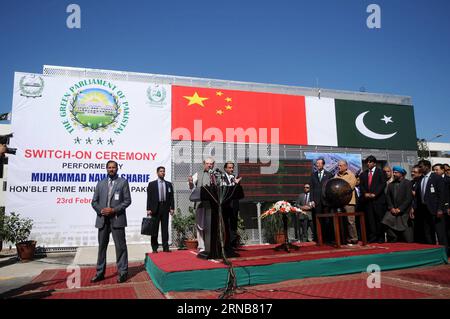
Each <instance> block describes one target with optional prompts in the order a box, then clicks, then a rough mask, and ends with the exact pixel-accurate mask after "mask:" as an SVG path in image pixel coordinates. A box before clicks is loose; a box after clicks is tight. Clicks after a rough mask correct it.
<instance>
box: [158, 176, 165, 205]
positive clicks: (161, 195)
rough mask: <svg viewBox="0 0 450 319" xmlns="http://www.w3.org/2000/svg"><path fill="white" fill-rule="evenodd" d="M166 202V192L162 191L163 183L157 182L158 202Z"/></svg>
mask: <svg viewBox="0 0 450 319" xmlns="http://www.w3.org/2000/svg"><path fill="white" fill-rule="evenodd" d="M165 200H166V192H165V191H164V181H162V180H160V181H159V201H160V202H164V201H165Z"/></svg>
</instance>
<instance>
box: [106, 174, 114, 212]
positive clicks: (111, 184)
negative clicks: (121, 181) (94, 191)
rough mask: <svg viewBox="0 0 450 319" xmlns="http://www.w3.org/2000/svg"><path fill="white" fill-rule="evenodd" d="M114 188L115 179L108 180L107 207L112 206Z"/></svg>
mask: <svg viewBox="0 0 450 319" xmlns="http://www.w3.org/2000/svg"><path fill="white" fill-rule="evenodd" d="M112 189H113V180H112V179H109V180H108V205H107V207H110V206H111V195H112Z"/></svg>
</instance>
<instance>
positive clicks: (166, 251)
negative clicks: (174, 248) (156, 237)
mask: <svg viewBox="0 0 450 319" xmlns="http://www.w3.org/2000/svg"><path fill="white" fill-rule="evenodd" d="M163 252H165V253H171V251H170V249H169V248H167V249H163Z"/></svg>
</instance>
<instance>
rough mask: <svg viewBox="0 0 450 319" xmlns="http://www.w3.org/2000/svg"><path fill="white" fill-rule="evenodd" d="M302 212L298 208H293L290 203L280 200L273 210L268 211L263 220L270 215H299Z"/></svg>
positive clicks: (262, 216)
mask: <svg viewBox="0 0 450 319" xmlns="http://www.w3.org/2000/svg"><path fill="white" fill-rule="evenodd" d="M297 212H301V210H300V209H299V208H297V207H294V206H292V205H291V204H290V203H289V202H287V201H284V200H280V201H278V202H276V203H275V204H273V206H272V208H270V209H268V210H266V211H265V212H264V213H263V214H262V215H261V218H265V217H267V216H269V215H273V214H288V213H297Z"/></svg>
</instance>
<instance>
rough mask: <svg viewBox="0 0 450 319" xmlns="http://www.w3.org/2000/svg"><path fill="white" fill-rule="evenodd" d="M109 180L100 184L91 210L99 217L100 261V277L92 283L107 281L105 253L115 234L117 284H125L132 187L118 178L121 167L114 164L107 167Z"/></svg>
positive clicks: (96, 222) (97, 221) (98, 272)
mask: <svg viewBox="0 0 450 319" xmlns="http://www.w3.org/2000/svg"><path fill="white" fill-rule="evenodd" d="M106 169H107V172H108V176H107V177H106V178H104V179H103V180H101V181H99V182H98V183H97V186H96V187H95V192H94V197H93V199H92V207H93V208H94V210H95V212H96V213H97V218H96V221H95V227H96V228H98V246H99V247H98V259H97V274H96V275H95V277H93V278H92V279H91V282H97V281H100V280H103V279H104V278H105V271H106V249H107V248H108V243H109V234H110V233H111V232H112V237H113V240H114V245H115V246H116V259H117V271H118V273H119V277H118V279H117V282H119V283H121V282H125V281H126V280H127V276H128V250H127V242H126V240H125V227H126V226H127V215H126V211H125V209H126V208H127V207H128V206H130V204H131V194H130V186H129V185H128V181H127V180H126V179H124V178H122V177H119V176H118V175H117V171H118V165H117V163H116V162H114V161H109V162H108V163H106Z"/></svg>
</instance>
